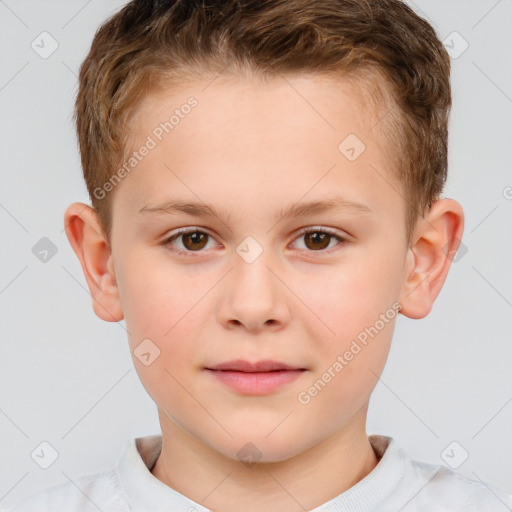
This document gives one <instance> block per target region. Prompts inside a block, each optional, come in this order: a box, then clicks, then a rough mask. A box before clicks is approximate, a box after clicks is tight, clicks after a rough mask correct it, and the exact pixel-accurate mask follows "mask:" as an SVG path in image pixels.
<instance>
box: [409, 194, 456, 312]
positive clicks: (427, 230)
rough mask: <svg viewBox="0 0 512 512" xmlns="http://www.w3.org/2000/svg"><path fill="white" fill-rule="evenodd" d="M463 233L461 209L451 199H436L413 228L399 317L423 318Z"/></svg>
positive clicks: (439, 289)
mask: <svg viewBox="0 0 512 512" xmlns="http://www.w3.org/2000/svg"><path fill="white" fill-rule="evenodd" d="M463 231H464V212H463V210H462V206H461V205H460V204H459V203H457V201H454V200H453V199H439V200H438V201H436V202H435V203H434V204H433V205H432V206H431V208H430V210H429V212H428V214H427V215H425V216H424V217H422V218H421V219H420V220H419V221H418V224H417V226H416V229H415V231H414V235H413V237H412V242H411V246H410V247H409V249H408V253H407V257H406V260H407V261H406V272H405V274H404V275H405V281H404V283H403V286H402V291H401V296H400V304H402V308H401V309H400V313H402V314H403V315H405V316H407V317H409V318H424V317H425V316H427V315H428V314H429V313H430V311H431V309H432V305H433V304H434V301H435V299H436V297H437V296H438V294H439V292H440V291H441V288H442V286H443V284H444V282H445V280H446V276H447V275H448V270H449V269H450V265H451V263H452V260H453V258H454V256H455V253H456V252H457V249H458V248H459V245H460V241H461V238H462V233H463Z"/></svg>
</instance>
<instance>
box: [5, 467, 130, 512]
mask: <svg viewBox="0 0 512 512" xmlns="http://www.w3.org/2000/svg"><path fill="white" fill-rule="evenodd" d="M71 510H72V511H73V512H98V510H102V512H125V511H126V512H127V511H129V510H130V508H129V506H128V504H127V503H126V501H125V500H124V498H123V493H122V491H121V488H120V485H119V481H118V478H117V475H116V472H115V470H114V469H112V470H107V471H103V472H99V473H94V474H90V475H84V476H81V477H78V478H75V479H74V480H73V481H72V482H71V481H70V482H65V483H63V484H59V485H55V486H53V487H49V488H47V489H44V490H42V491H39V492H36V493H34V494H32V495H30V496H28V497H27V498H24V499H23V500H21V502H19V503H17V504H16V505H15V506H14V507H10V508H8V509H6V510H3V512H69V511H71Z"/></svg>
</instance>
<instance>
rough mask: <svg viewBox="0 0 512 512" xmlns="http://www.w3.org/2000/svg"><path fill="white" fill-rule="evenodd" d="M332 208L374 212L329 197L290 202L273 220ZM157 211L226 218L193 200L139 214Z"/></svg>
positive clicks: (211, 207)
mask: <svg viewBox="0 0 512 512" xmlns="http://www.w3.org/2000/svg"><path fill="white" fill-rule="evenodd" d="M333 210H347V211H352V212H355V213H360V214H363V215H373V214H374V212H373V211H372V210H371V209H370V208H369V207H368V206H367V205H365V204H363V203H357V202H353V201H348V200H346V199H344V198H343V197H331V198H327V199H323V200H321V201H310V202H307V203H300V202H299V203H292V204H291V205H289V206H287V207H286V208H283V209H281V210H280V211H278V212H277V213H276V215H275V218H274V220H275V221H276V222H277V221H280V220H283V219H288V218H290V217H304V216H306V215H315V214H322V213H328V212H330V211H333ZM148 213H157V214H166V215H173V214H179V213H185V214H187V215H191V216H196V217H217V218H223V217H225V218H228V219H229V217H230V216H229V215H224V214H223V212H221V211H219V210H217V209H216V208H214V207H213V206H211V205H208V204H206V203H200V202H195V201H179V200H171V201H166V202H165V203H162V204H159V205H155V206H150V205H147V206H144V207H142V208H141V209H140V210H139V215H140V214H148Z"/></svg>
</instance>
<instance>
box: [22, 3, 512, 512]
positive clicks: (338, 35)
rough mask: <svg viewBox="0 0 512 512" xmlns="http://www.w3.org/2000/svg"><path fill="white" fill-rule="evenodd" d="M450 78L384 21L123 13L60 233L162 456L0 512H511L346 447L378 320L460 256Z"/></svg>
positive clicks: (87, 75)
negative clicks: (155, 416) (130, 374)
mask: <svg viewBox="0 0 512 512" xmlns="http://www.w3.org/2000/svg"><path fill="white" fill-rule="evenodd" d="M449 69H450V63H449V57H448V55H447V53H446V52H445V50H444V48H443V46H442V44H441V43H440V42H439V40H438V39H437V37H436V35H435V33H434V31H433V29H432V28H431V27H430V25H428V24H427V23H426V22H425V21H424V20H423V19H421V18H419V17H418V16H417V15H415V14H414V13H413V12H412V11H411V9H409V8H408V7H407V6H406V5H405V4H403V3H401V2H400V1H398V0H381V1H378V2H377V1H375V2H367V1H366V0H336V1H334V0H318V1H311V0H298V1H294V2H290V1H285V0H271V1H266V2H261V1H247V0H241V1H239V2H231V1H218V2H215V1H211V2H196V1H186V2H173V1H165V0H160V1H155V2H148V1H132V2H130V3H129V4H127V5H126V6H125V7H124V8H123V9H122V10H121V11H120V12H119V13H118V14H116V15H115V16H113V17H112V18H111V19H110V20H108V21H107V22H106V23H105V24H103V25H102V27H101V28H100V30H99V31H98V33H97V34H96V36H95V38H94V41H93V44H92V48H91V51H90V53H89V55H88V57H87V58H86V60H85V61H84V63H83V65H82V68H81V71H80V88H79V92H78V98H77V103H76V122H77V130H78V136H79V142H80V151H81V157H82V165H83V171H84V177H85V180H86V183H87V187H88V190H89V194H90V196H91V201H92V203H93V208H91V207H89V206H87V205H84V204H81V203H74V204H72V205H71V206H70V207H69V208H68V209H67V211H66V213H65V219H64V221H65V226H66V233H67V236H68V239H69V241H70V243H71V245H72V247H73V249H74V251H75V252H76V254H77V256H78V258H79V260H80V263H81V265H82V268H83V271H84V275H85V278H86V280H87V283H88V286H89V289H90V291H91V295H92V297H93V308H94V311H95V313H96V314H97V315H98V316H99V317H100V318H102V319H103V320H105V321H120V320H122V319H123V318H124V319H125V321H126V326H127V330H128V332H129V344H130V349H131V353H132V355H133V361H134V365H135V368H136V370H137V372H138V375H139V377H140V378H141V381H142V383H143V385H144V387H145V389H146V390H147V391H148V393H149V395H150V396H151V397H152V399H153V400H154V401H155V403H156V405H157V408H158V413H159V419H160V424H161V429H162V435H161V436H148V437H144V438H138V439H136V440H133V441H132V442H130V443H129V444H128V445H127V446H126V448H125V449H124V451H123V453H122V455H121V458H120V460H119V462H118V464H117V466H116V468H115V470H112V471H105V472H102V473H98V474H95V475H88V476H84V477H81V478H80V479H77V480H76V482H77V484H78V486H79V488H77V487H76V486H74V485H73V484H71V483H70V484H63V485H59V486H56V487H54V488H51V489H48V490H46V491H43V492H40V493H38V494H36V495H34V496H33V497H31V498H29V499H28V500H26V501H25V502H24V503H22V504H20V505H19V507H15V508H14V509H13V510H14V511H22V510H23V511H28V510H33V511H35V510H38V511H43V510H45V511H52V512H58V511H60V510H62V511H64V510H65V511H89V510H102V511H103V512H107V511H108V512H113V511H125V510H126V511H127V510H134V511H163V510H166V511H183V512H184V511H190V512H192V511H208V510H211V511H219V512H220V511H222V512H232V511H240V510H243V511H244V512H245V511H247V512H253V511H265V512H274V511H276V512H277V511H283V510H285V511H295V510H297V511H301V510H302V511H306V510H307V511H313V510H314V511H315V512H329V511H379V512H383V511H399V510H400V511H404V512H410V511H434V510H436V511H450V512H452V511H484V510H485V511H496V512H498V511H506V510H512V496H510V495H507V494H505V493H504V492H502V491H500V490H498V489H496V488H494V487H492V486H489V485H486V484H483V483H481V482H479V481H473V480H468V479H466V478H463V477H462V476H459V475H458V474H456V473H454V472H453V471H451V470H449V469H448V468H446V467H443V466H436V465H431V464H424V463H421V462H417V461H413V460H410V459H409V458H408V457H407V455H406V454H405V453H404V451H403V450H402V449H401V448H400V447H399V446H398V444H397V443H396V441H395V440H394V439H392V438H390V437H387V436H383V435H372V436H367V434H366V414H367V410H368V403H369V399H370V395H371V392H372V390H373V388H374V386H375V385H376V383H377V380H378V377H379V375H380V374H381V373H382V370H383V368H384V365H385V362H386V358H387V355H388V352H389V348H390V344H391V339H392V334H393V329H394V325H395V321H396V317H397V315H398V313H401V314H402V315H405V316H407V317H409V318H423V317H425V316H426V315H427V314H428V313H429V312H430V310H431V307H432V304H433V302H434V300H435V299H436V297H437V296H438V294H439V292H440V290H441V287H442V285H443V283H444V281H445V279H446V276H447V273H448V270H449V267H450V264H451V260H452V258H453V256H454V254H455V252H456V251H457V248H458V245H459V242H460V239H461V237H462V233H463V223H464V221H463V219H464V217H463V211H462V208H461V206H460V205H459V204H458V203H457V202H456V201H454V200H452V199H441V198H440V194H441V192H442V189H443V185H444V182H445V180H446V170H447V122H448V113H449V109H450V105H451V96H450V85H449Z"/></svg>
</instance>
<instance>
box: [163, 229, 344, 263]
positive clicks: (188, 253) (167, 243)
mask: <svg viewBox="0 0 512 512" xmlns="http://www.w3.org/2000/svg"><path fill="white" fill-rule="evenodd" d="M191 233H204V234H205V235H207V236H209V237H210V238H213V236H212V235H210V234H209V233H207V232H206V231H203V230H200V229H195V228H192V229H191V228H185V229H181V230H179V231H177V232H176V233H174V234H173V235H171V236H170V237H167V238H166V239H165V240H164V241H163V242H162V245H164V246H166V247H167V249H168V250H169V251H171V252H174V253H176V254H181V255H184V256H186V257H192V258H193V257H194V253H201V252H204V251H203V250H200V251H184V250H183V249H177V248H176V247H174V246H173V245H171V242H172V241H173V240H175V239H177V238H179V237H180V236H181V235H185V234H191ZM308 233H325V234H327V235H331V236H332V237H334V238H336V239H338V240H339V243H338V244H336V245H335V246H334V247H331V248H330V249H321V250H318V251H313V250H307V249H306V252H312V253H315V252H317V253H322V254H330V253H331V252H333V251H336V250H338V249H337V248H339V246H344V245H345V244H346V243H348V240H347V239H346V238H344V237H342V236H340V235H337V234H336V233H335V232H334V231H331V230H329V229H326V228H315V227H313V228H304V229H302V230H301V231H300V232H299V233H298V234H297V237H296V238H295V239H294V241H295V240H297V239H298V238H300V237H301V236H304V235H307V234H308Z"/></svg>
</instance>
